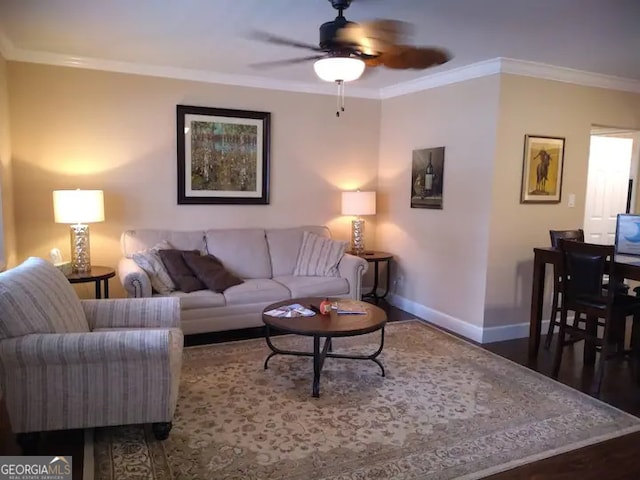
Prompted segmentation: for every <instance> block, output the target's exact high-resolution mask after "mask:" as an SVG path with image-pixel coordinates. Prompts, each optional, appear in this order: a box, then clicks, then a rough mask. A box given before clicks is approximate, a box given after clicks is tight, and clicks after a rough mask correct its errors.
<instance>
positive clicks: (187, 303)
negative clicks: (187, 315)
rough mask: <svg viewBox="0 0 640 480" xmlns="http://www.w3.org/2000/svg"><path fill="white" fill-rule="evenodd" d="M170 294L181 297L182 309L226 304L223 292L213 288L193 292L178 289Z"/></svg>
mask: <svg viewBox="0 0 640 480" xmlns="http://www.w3.org/2000/svg"><path fill="white" fill-rule="evenodd" d="M169 296H170V297H178V298H179V299H180V308H181V309H182V310H193V309H198V308H212V307H224V306H225V304H226V302H225V299H224V296H223V295H222V294H221V293H216V292H212V291H211V290H198V291H195V292H191V293H184V292H181V291H179V290H178V291H175V292H171V294H170V295H169Z"/></svg>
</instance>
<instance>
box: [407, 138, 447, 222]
mask: <svg viewBox="0 0 640 480" xmlns="http://www.w3.org/2000/svg"><path fill="white" fill-rule="evenodd" d="M411 160H412V163H411V208H433V209H439V210H442V192H443V185H444V147H436V148H422V149H418V150H414V151H413V154H412V159H411Z"/></svg>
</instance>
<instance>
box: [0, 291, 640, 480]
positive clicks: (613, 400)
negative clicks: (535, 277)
mask: <svg viewBox="0 0 640 480" xmlns="http://www.w3.org/2000/svg"><path fill="white" fill-rule="evenodd" d="M380 306H381V307H383V308H384V309H385V310H386V311H387V315H388V317H389V320H390V321H399V320H407V319H411V318H416V317H414V316H413V315H411V314H409V313H407V312H404V311H402V310H399V309H397V308H395V307H392V306H390V305H388V304H386V303H385V302H381V304H380ZM260 335H262V329H260V328H256V329H247V330H243V331H238V332H232V333H225V334H202V335H191V336H189V337H187V338H186V340H185V345H186V346H192V345H203V344H208V343H218V342H226V341H232V340H240V339H246V338H253V337H258V336H260ZM527 342H528V339H527V338H521V339H516V340H509V341H505V342H498V343H493V344H485V345H481V346H482V347H483V348H485V349H487V350H489V351H491V352H493V353H496V354H498V355H501V356H503V357H505V358H508V359H510V360H512V361H514V362H516V363H519V364H521V365H524V366H527V367H529V368H532V369H534V370H536V371H538V372H540V373H542V374H543V375H547V376H550V373H551V362H552V353H553V349H554V348H555V345H552V346H551V349H550V350H548V351H547V350H545V349H544V348H543V347H541V348H540V353H539V355H538V359H537V360H536V361H535V362H533V363H531V362H529V361H528V359H527ZM543 342H544V338H543ZM592 374H593V369H592V368H586V369H585V368H583V365H582V346H581V343H579V344H576V345H574V346H572V347H567V348H565V355H564V357H563V362H562V368H561V371H560V377H559V380H560V381H561V382H562V383H564V384H566V385H569V386H571V387H573V388H576V389H578V390H581V391H583V392H586V391H587V390H588V387H589V384H590V381H591V376H592ZM600 398H601V400H603V401H604V402H607V403H609V404H610V405H613V406H614V407H617V408H619V409H621V410H624V411H626V412H628V413H631V414H633V415H636V416H640V386H639V385H638V383H637V382H636V381H635V376H634V372H633V370H632V368H631V367H630V365H629V362H628V361H625V360H612V361H609V362H607V372H606V376H605V381H604V384H603V387H602V392H601V396H600ZM82 451H83V434H82V431H68V432H51V433H47V434H45V435H43V436H42V439H41V442H40V445H39V452H38V453H39V454H41V455H49V454H50V455H72V456H73V467H74V468H73V478H74V480H76V479H77V480H80V479H81V478H82V460H83V459H82ZM18 453H19V449H18V446H17V445H16V444H15V441H14V439H13V435H12V434H11V431H10V426H9V422H8V419H7V414H6V409H5V407H4V404H2V405H0V455H16V454H18ZM639 459H640V432H638V433H633V434H630V435H626V436H624V437H618V438H615V439H612V440H609V441H606V442H602V443H599V444H595V445H590V446H587V447H584V448H581V449H578V450H574V451H572V452H569V453H565V454H562V455H557V456H555V457H551V458H548V459H545V460H540V461H538V462H534V463H530V464H527V465H523V466H521V467H518V468H515V469H512V470H509V471H507V472H503V473H499V474H496V475H492V476H490V477H488V478H490V479H492V480H525V479H529V480H534V479H535V480H543V479H544V480H547V479H548V480H573V479H580V480H623V479H624V480H638V479H640V461H638V460H639ZM390 480H392V479H390Z"/></svg>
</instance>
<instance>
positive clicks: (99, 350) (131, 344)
mask: <svg viewBox="0 0 640 480" xmlns="http://www.w3.org/2000/svg"><path fill="white" fill-rule="evenodd" d="M174 337H176V338H174ZM177 337H179V338H177ZM178 340H182V332H181V331H180V330H177V329H164V330H159V329H156V330H118V331H113V332H89V333H35V334H31V335H25V336H23V337H16V338H10V339H6V340H3V341H2V342H0V359H1V360H2V364H3V368H4V370H5V371H10V370H11V369H12V368H15V369H16V370H24V369H25V368H28V367H38V368H41V367H44V366H45V365H46V366H47V368H50V367H52V366H54V365H62V366H65V367H69V366H71V365H91V364H94V365H95V364H107V363H111V362H119V361H120V362H121V361H126V362H127V363H130V362H135V361H137V360H149V359H154V358H155V359H157V360H161V359H169V352H170V349H171V348H170V347H172V346H175V345H177V344H178V343H176V342H177V341H178ZM178 345H182V342H181V341H180V343H179V344H178Z"/></svg>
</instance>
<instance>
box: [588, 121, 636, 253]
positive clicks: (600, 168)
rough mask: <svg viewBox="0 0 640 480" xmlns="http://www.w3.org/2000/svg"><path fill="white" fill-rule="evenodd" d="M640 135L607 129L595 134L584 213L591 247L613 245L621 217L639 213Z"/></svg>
mask: <svg viewBox="0 0 640 480" xmlns="http://www.w3.org/2000/svg"><path fill="white" fill-rule="evenodd" d="M639 151H640V132H638V131H631V130H621V129H613V128H604V127H594V128H592V130H591V143H590V148H589V170H588V174H587V192H586V202H585V212H584V222H583V228H584V236H585V241H586V242H590V243H600V244H609V245H611V244H613V243H614V242H615V232H616V218H617V215H618V214H619V213H635V212H636V208H635V197H636V190H637V183H638V182H637V176H638V164H639V163H640V162H639V158H638V156H639V153H640V152H639Z"/></svg>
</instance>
